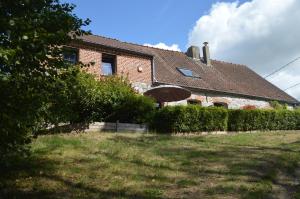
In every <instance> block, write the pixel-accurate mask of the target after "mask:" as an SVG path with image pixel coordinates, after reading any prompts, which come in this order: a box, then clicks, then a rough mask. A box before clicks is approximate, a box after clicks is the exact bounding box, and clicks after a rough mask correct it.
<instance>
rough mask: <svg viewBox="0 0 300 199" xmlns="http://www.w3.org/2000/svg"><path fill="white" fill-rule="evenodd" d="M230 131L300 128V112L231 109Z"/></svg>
mask: <svg viewBox="0 0 300 199" xmlns="http://www.w3.org/2000/svg"><path fill="white" fill-rule="evenodd" d="M228 113H229V117H228V118H229V119H228V130H229V131H255V130H296V129H300V125H299V124H300V113H299V112H297V111H289V110H229V111H228Z"/></svg>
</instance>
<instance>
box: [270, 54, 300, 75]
mask: <svg viewBox="0 0 300 199" xmlns="http://www.w3.org/2000/svg"><path fill="white" fill-rule="evenodd" d="M298 59H300V57H297V58H296V59H293V60H292V61H290V62H289V63H287V64H285V65H283V66H281V67H280V68H278V69H277V70H275V71H273V72H272V73H270V74H269V75H266V76H264V78H265V79H266V78H268V77H270V76H272V75H274V74H275V73H277V72H279V71H281V70H282V69H284V68H285V67H287V66H289V65H290V64H292V63H294V62H295V61H297V60H298Z"/></svg>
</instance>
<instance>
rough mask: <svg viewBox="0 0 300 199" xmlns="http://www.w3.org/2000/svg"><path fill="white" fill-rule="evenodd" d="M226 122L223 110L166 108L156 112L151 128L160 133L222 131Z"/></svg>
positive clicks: (197, 107) (195, 106) (226, 116)
mask: <svg viewBox="0 0 300 199" xmlns="http://www.w3.org/2000/svg"><path fill="white" fill-rule="evenodd" d="M227 120H228V112H227V110H226V109H223V108H216V107H211V108H203V107H199V106H197V105H189V106H167V107H164V108H162V109H160V110H158V111H157V112H156V114H155V116H154V119H153V123H152V125H151V127H152V129H154V130H156V131H157V132H161V133H170V132H197V131H224V130H226V129H227Z"/></svg>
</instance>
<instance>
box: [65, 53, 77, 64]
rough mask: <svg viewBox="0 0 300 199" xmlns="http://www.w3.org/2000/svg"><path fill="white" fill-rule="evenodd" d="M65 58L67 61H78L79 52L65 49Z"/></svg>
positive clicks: (73, 62)
mask: <svg viewBox="0 0 300 199" xmlns="http://www.w3.org/2000/svg"><path fill="white" fill-rule="evenodd" d="M63 57H64V60H65V61H67V62H70V63H72V64H75V63H76V61H77V53H76V52H71V51H65V52H63Z"/></svg>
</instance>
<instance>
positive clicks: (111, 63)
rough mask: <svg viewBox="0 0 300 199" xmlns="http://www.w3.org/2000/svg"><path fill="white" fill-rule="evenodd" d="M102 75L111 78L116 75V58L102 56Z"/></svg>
mask: <svg viewBox="0 0 300 199" xmlns="http://www.w3.org/2000/svg"><path fill="white" fill-rule="evenodd" d="M101 72H102V75H105V76H109V75H113V74H115V72H116V71H115V56H114V55H107V54H102V64H101Z"/></svg>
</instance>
